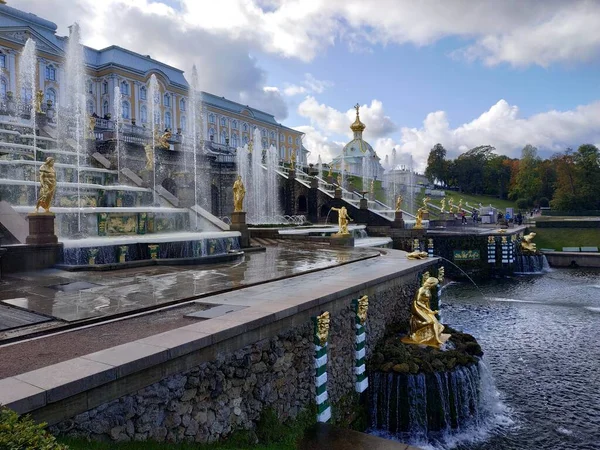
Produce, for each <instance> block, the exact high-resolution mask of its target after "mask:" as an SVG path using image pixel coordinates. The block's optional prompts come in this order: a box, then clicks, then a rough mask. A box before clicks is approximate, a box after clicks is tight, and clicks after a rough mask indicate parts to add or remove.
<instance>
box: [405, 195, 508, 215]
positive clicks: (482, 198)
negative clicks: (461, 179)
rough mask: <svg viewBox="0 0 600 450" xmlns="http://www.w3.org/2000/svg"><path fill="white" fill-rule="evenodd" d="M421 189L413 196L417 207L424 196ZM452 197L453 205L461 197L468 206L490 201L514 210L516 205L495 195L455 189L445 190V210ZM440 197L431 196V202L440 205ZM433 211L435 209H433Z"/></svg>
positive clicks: (500, 207)
mask: <svg viewBox="0 0 600 450" xmlns="http://www.w3.org/2000/svg"><path fill="white" fill-rule="evenodd" d="M424 192H425V191H423V192H422V193H420V194H417V195H416V196H415V207H419V206H421V205H422V204H423V197H425V194H424ZM450 198H451V199H452V201H453V202H454V204H455V205H458V202H459V201H460V199H461V198H462V199H463V205H466V203H469V205H470V206H478V205H479V203H481V204H482V205H483V206H490V203H491V204H492V206H494V207H495V208H498V209H500V210H501V211H504V210H505V209H506V208H514V210H515V212H516V211H517V205H515V203H514V202H512V201H510V200H501V199H498V198H496V197H489V196H487V195H469V194H461V193H460V192H455V191H446V210H447V209H448V200H449V199H450ZM441 200H442V199H441V197H432V198H431V202H430V203H432V204H434V205H437V206H440V202H441ZM433 212H434V213H435V211H433Z"/></svg>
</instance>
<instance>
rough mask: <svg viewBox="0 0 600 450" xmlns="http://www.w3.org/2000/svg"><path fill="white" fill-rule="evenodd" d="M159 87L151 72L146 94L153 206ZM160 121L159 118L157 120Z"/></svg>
mask: <svg viewBox="0 0 600 450" xmlns="http://www.w3.org/2000/svg"><path fill="white" fill-rule="evenodd" d="M159 89H160V87H159V86H158V80H157V79H156V75H154V74H152V75H151V76H150V86H149V87H148V95H149V96H150V116H151V117H152V119H151V121H152V127H151V131H152V137H151V139H152V168H153V170H152V204H153V205H154V206H158V205H157V202H156V171H157V170H158V167H156V142H155V136H156V125H157V123H156V122H157V120H156V119H157V115H158V114H160V112H159V106H158V105H159V101H160V90H159ZM158 122H160V119H159V120H158Z"/></svg>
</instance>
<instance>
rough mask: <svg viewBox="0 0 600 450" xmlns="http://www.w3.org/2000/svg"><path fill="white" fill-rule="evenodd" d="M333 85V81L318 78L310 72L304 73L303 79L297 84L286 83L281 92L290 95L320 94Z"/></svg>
mask: <svg viewBox="0 0 600 450" xmlns="http://www.w3.org/2000/svg"><path fill="white" fill-rule="evenodd" d="M331 86H333V82H331V81H328V80H318V79H316V78H315V77H314V76H313V75H312V74H311V73H305V74H304V81H303V82H302V83H301V84H300V85H298V84H287V85H286V87H285V88H284V90H283V92H284V94H285V95H287V96H289V97H292V96H294V95H298V94H322V93H323V92H325V89H327V88H329V87H331Z"/></svg>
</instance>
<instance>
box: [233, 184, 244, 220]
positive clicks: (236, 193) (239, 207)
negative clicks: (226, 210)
mask: <svg viewBox="0 0 600 450" xmlns="http://www.w3.org/2000/svg"><path fill="white" fill-rule="evenodd" d="M245 195H246V189H245V188H244V183H243V182H242V176H241V175H238V177H237V180H235V183H233V210H234V211H235V212H242V211H243V208H244V197H245Z"/></svg>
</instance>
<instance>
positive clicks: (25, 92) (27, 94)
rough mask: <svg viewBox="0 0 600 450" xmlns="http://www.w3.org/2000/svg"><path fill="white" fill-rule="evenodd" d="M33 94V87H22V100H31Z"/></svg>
mask: <svg viewBox="0 0 600 450" xmlns="http://www.w3.org/2000/svg"><path fill="white" fill-rule="evenodd" d="M31 98H32V94H31V89H29V88H24V87H22V88H21V100H22V101H24V102H31Z"/></svg>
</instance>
